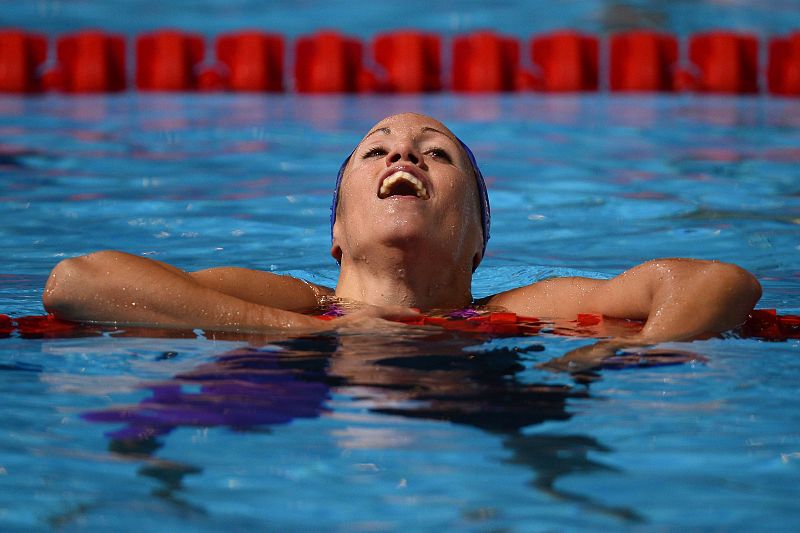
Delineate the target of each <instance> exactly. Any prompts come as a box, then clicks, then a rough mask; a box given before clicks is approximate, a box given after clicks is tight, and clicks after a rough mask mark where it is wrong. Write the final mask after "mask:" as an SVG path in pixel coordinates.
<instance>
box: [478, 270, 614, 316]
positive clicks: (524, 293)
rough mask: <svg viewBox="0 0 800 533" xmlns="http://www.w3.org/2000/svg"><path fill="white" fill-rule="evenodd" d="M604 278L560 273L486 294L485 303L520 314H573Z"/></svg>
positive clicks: (578, 311) (580, 310)
mask: <svg viewBox="0 0 800 533" xmlns="http://www.w3.org/2000/svg"><path fill="white" fill-rule="evenodd" d="M603 283H605V280H600V279H592V278H583V277H576V276H571V277H563V278H550V279H545V280H542V281H537V282H536V283H532V284H530V285H525V286H522V287H517V288H516V289H511V290H508V291H505V292H501V293H498V294H495V295H493V296H490V297H489V298H487V299H486V301H485V303H486V304H487V305H489V306H498V307H503V308H505V309H508V310H509V311H511V312H514V313H517V314H521V315H531V316H540V317H550V318H567V317H574V316H575V315H576V314H577V313H580V312H584V311H585V306H584V300H585V299H586V297H587V296H588V295H589V294H590V293H592V292H593V291H595V290H596V289H597V288H598V287H599V286H601V285H602V284H603Z"/></svg>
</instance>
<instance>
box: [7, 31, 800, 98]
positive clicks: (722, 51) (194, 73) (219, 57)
mask: <svg viewBox="0 0 800 533" xmlns="http://www.w3.org/2000/svg"><path fill="white" fill-rule="evenodd" d="M48 39H49V40H50V41H52V42H54V44H55V47H53V48H54V49H55V54H54V57H50V58H48V54H47V50H48V48H49V46H48ZM129 41H131V42H129ZM287 41H288V39H287V38H286V37H284V36H283V35H280V34H276V33H266V32H261V31H239V32H231V33H225V34H222V35H219V36H217V37H216V38H215V39H214V40H213V43H210V42H206V40H205V38H204V37H203V36H202V35H199V34H194V33H189V32H183V31H180V30H157V31H152V32H148V33H144V34H141V35H138V36H136V37H134V38H133V39H131V40H129V39H126V37H124V36H122V35H118V34H112V33H106V32H103V31H96V30H93V31H79V32H75V33H70V34H65V35H61V36H57V37H48V36H45V35H43V34H39V33H35V32H26V31H23V30H18V29H13V28H6V29H3V28H0V92H10V93H23V94H30V93H36V92H41V91H43V90H56V91H61V92H66V93H93V92H114V91H122V90H125V89H126V88H128V87H131V86H133V87H135V88H137V89H138V90H141V91H222V90H227V91H250V92H281V91H284V90H285V89H286V87H287V85H288V84H287V83H286V82H287V80H286V76H287V72H286V69H285V66H286V57H287ZM682 44H683V46H681V45H682ZM763 45H764V48H765V50H764V54H761V53H760V48H761V47H762V43H761V42H760V41H759V38H758V36H756V35H754V34H748V33H739V32H733V31H713V32H703V33H696V34H693V35H690V36H689V37H688V38H687V39H686V42H685V43H681V40H680V39H679V38H678V37H677V36H675V35H671V34H669V33H664V32H653V31H645V30H638V31H630V32H624V33H617V34H614V35H611V36H610V37H609V38H608V39H600V38H599V37H597V36H594V35H589V34H584V33H580V32H577V31H571V30H565V31H558V32H553V33H549V34H543V35H534V36H533V37H532V38H531V39H529V40H528V41H522V40H519V39H517V38H515V37H511V36H508V35H502V34H499V33H495V32H491V31H482V32H475V33H470V34H465V35H458V36H455V37H452V38H450V37H445V36H441V35H438V34H435V33H430V32H422V31H414V30H407V31H397V32H390V33H383V34H379V35H377V36H375V38H373V39H372V40H371V41H369V42H362V41H361V40H359V39H358V38H357V37H353V36H350V35H344V34H341V33H339V32H336V31H321V32H317V33H313V34H310V35H304V36H301V37H299V38H297V39H296V40H295V41H294V43H293V51H294V53H293V55H292V57H293V58H294V64H293V66H292V69H291V70H292V75H293V78H294V79H293V83H292V84H291V86H292V87H293V89H294V90H295V91H297V92H302V93H348V92H350V93H352V92H398V93H421V92H430V91H439V90H442V89H443V88H445V87H446V88H448V89H451V90H453V91H457V92H467V93H474V92H500V91H531V90H535V91H546V92H574V91H597V90H598V89H599V87H600V80H601V79H604V77H603V76H602V75H601V72H600V70H599V69H600V57H608V58H609V61H608V65H607V66H608V72H607V73H606V74H607V79H608V86H609V89H610V90H611V91H697V92H713V93H736V94H750V93H757V92H759V91H760V90H763V89H766V90H767V91H769V92H770V93H772V94H776V95H784V96H797V95H800V67H798V65H800V31H796V32H794V33H791V34H789V35H787V36H778V37H773V38H771V39H769V40H768V41H765V42H764V43H763ZM127 48H132V49H134V50H135V61H136V64H135V68H134V69H131V71H132V72H134V76H133V78H134V79H133V80H129V79H128V78H129V76H128V68H127V65H126V62H125V58H126V57H127V51H126V49H127ZM211 50H213V53H210V51H211ZM604 51H605V52H604ZM443 53H446V54H448V55H449V59H450V61H449V62H448V61H445V60H443ZM760 55H763V56H764V57H768V64H767V66H766V69H762V68H761V66H760V65H759V56H760ZM443 64H448V65H451V69H450V72H449V73H445V72H444V71H443V69H442V65H443ZM43 70H44V71H43ZM445 74H447V75H448V76H449V78H450V79H447V80H446V79H444V78H445ZM762 74H763V78H764V80H765V83H760V78H761V77H762ZM761 85H766V87H761Z"/></svg>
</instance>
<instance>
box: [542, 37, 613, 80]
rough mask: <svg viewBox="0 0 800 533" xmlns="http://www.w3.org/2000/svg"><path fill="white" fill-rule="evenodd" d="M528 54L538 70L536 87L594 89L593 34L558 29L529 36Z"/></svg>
mask: <svg viewBox="0 0 800 533" xmlns="http://www.w3.org/2000/svg"><path fill="white" fill-rule="evenodd" d="M530 49H531V58H532V59H533V63H534V64H535V65H536V66H537V67H538V68H539V69H540V71H541V85H540V87H539V89H541V90H543V91H548V92H574V91H596V90H597V87H598V63H599V53H598V40H597V37H594V36H591V35H585V34H582V33H578V32H574V31H561V32H555V33H551V34H549V35H543V36H540V37H536V38H534V39H532V40H531V45H530Z"/></svg>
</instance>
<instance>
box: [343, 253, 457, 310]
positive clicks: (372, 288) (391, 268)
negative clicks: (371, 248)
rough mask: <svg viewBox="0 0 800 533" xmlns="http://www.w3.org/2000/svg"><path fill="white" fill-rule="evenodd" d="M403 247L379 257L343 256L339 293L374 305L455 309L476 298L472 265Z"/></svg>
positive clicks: (344, 296)
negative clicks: (436, 258)
mask: <svg viewBox="0 0 800 533" xmlns="http://www.w3.org/2000/svg"><path fill="white" fill-rule="evenodd" d="M430 257H431V256H428V255H426V254H419V253H417V254H413V253H412V254H408V253H403V252H402V251H397V252H396V253H392V254H388V256H384V257H381V258H378V259H373V258H372V257H370V258H367V257H343V258H342V269H341V271H340V273H339V282H338V283H337V284H336V296H337V297H339V298H347V299H350V300H357V301H360V302H363V303H367V304H370V305H400V306H404V307H418V308H420V309H455V308H461V307H465V306H467V305H469V304H470V302H472V292H471V288H470V287H471V284H472V269H471V268H470V266H467V265H464V266H456V265H447V264H444V263H438V262H434V261H431V260H430Z"/></svg>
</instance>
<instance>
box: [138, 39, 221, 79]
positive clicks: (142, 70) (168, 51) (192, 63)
mask: <svg viewBox="0 0 800 533" xmlns="http://www.w3.org/2000/svg"><path fill="white" fill-rule="evenodd" d="M204 56H205V43H204V42H203V37H202V36H200V35H195V34H188V33H183V32H179V31H172V30H165V31H158V32H154V33H148V34H144V35H141V36H139V38H138V39H136V86H137V87H138V88H139V89H141V90H145V91H191V90H194V89H196V88H197V86H198V83H197V73H196V69H197V68H198V67H199V65H200V63H201V62H202V61H203V57H204Z"/></svg>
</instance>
